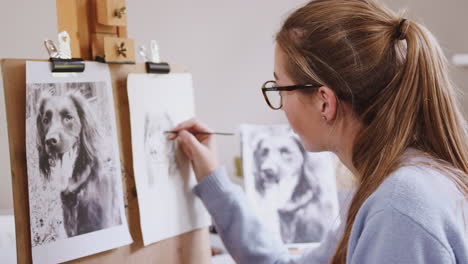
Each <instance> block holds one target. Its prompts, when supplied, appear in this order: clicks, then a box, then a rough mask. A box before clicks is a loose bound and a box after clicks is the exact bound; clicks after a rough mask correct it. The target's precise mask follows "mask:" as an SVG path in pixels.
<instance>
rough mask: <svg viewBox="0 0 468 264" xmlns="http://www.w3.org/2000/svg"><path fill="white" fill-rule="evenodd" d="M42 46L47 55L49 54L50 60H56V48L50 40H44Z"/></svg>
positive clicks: (57, 55)
mask: <svg viewBox="0 0 468 264" xmlns="http://www.w3.org/2000/svg"><path fill="white" fill-rule="evenodd" d="M44 46H45V48H46V50H47V53H49V57H50V58H58V57H59V52H58V49H57V46H56V45H55V42H54V41H53V40H50V39H46V40H44Z"/></svg>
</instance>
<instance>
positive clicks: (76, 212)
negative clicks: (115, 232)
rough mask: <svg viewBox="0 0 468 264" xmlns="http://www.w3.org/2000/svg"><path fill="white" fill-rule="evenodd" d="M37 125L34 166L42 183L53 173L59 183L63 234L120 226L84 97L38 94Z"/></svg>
mask: <svg viewBox="0 0 468 264" xmlns="http://www.w3.org/2000/svg"><path fill="white" fill-rule="evenodd" d="M36 125H37V147H38V153H39V169H40V171H41V173H42V175H44V177H45V179H46V181H45V182H46V183H48V184H52V181H50V178H51V175H54V177H58V178H59V179H60V182H62V183H63V184H62V185H61V186H59V188H58V189H59V192H60V198H61V202H62V204H61V205H62V211H63V220H64V228H65V231H66V234H67V236H68V237H73V236H76V235H81V234H85V233H89V232H93V231H98V230H101V229H105V228H108V227H111V226H114V225H118V224H120V221H121V220H120V211H119V208H118V206H117V201H116V192H115V189H114V188H115V186H114V184H113V183H114V182H113V180H112V179H113V177H111V175H110V172H108V171H105V170H104V169H103V167H104V166H103V157H102V155H101V154H100V153H101V152H100V150H101V149H100V145H99V140H100V136H99V129H98V127H97V123H96V121H95V115H94V112H93V111H92V108H91V106H90V104H89V103H88V101H87V99H85V98H84V96H82V95H81V93H80V92H77V91H75V92H69V93H66V94H63V95H50V94H43V95H42V96H41V98H40V100H39V104H38V110H37V119H36ZM66 160H68V161H69V163H70V166H69V167H65V165H64V164H66Z"/></svg>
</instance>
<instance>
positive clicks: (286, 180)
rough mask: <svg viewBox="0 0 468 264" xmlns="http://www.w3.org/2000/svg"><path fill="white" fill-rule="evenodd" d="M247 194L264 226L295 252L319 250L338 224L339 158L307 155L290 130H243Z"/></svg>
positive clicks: (250, 127) (282, 127)
mask: <svg viewBox="0 0 468 264" xmlns="http://www.w3.org/2000/svg"><path fill="white" fill-rule="evenodd" d="M241 141H242V166H243V175H244V181H245V191H246V194H247V196H248V199H249V200H250V201H251V203H252V205H253V206H254V208H255V212H256V213H257V214H258V216H259V217H260V219H261V221H262V224H263V225H265V226H266V228H267V229H268V230H269V231H270V232H271V233H272V235H273V236H274V237H275V239H278V240H281V241H283V243H284V244H286V245H289V246H291V247H312V246H317V245H318V243H320V241H321V240H322V239H323V236H324V235H325V233H326V232H327V231H328V230H329V229H332V228H336V227H337V226H338V225H339V221H340V220H339V216H338V215H339V211H338V197H337V191H336V175H335V168H336V164H335V162H334V161H335V159H334V158H333V156H332V154H331V153H329V152H321V153H309V152H306V151H305V150H304V148H303V147H302V144H301V143H300V141H299V139H298V137H297V136H296V135H295V134H294V133H293V132H292V130H291V129H290V128H289V127H288V126H287V125H270V126H266V125H265V126H262V125H242V126H241Z"/></svg>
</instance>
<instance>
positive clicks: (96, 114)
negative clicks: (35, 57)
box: [26, 61, 132, 264]
mask: <svg viewBox="0 0 468 264" xmlns="http://www.w3.org/2000/svg"><path fill="white" fill-rule="evenodd" d="M55 76H56V75H53V74H52V73H51V71H50V66H49V63H48V62H31V61H28V62H27V63H26V87H27V88H26V96H27V100H26V102H27V104H26V107H27V109H26V151H27V164H28V188H29V210H30V223H31V244H32V258H33V263H47V264H49V263H59V262H65V261H68V260H72V259H77V258H80V257H84V256H88V255H91V254H95V253H98V252H102V251H105V250H109V249H112V248H116V247H120V246H123V245H128V244H130V243H132V238H131V237H130V234H129V232H128V225H127V220H126V217H125V209H124V201H123V191H122V175H121V165H120V158H119V152H118V151H119V148H118V144H117V140H118V138H117V130H116V122H115V111H114V99H113V94H112V87H111V80H110V73H109V69H108V66H107V65H106V64H99V63H95V62H86V68H85V72H83V73H78V74H74V75H62V76H65V77H55Z"/></svg>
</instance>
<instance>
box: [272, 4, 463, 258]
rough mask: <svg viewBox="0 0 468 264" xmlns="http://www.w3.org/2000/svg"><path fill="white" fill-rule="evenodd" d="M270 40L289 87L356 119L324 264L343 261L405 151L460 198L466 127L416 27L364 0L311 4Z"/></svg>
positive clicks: (431, 43) (441, 63)
mask: <svg viewBox="0 0 468 264" xmlns="http://www.w3.org/2000/svg"><path fill="white" fill-rule="evenodd" d="M356 14H359V16H356ZM295 32H300V34H294V33H295ZM276 39H277V43H278V45H279V46H280V47H281V48H282V50H283V51H284V52H285V53H286V55H287V58H288V61H287V62H286V63H287V66H286V68H287V70H288V74H289V76H290V77H291V78H292V79H293V80H294V81H295V82H298V83H303V82H307V83H321V84H323V85H326V86H328V87H330V88H331V89H333V90H334V92H335V93H336V94H337V97H338V100H339V101H341V102H345V103H348V104H349V105H350V106H351V107H352V109H353V112H354V114H355V115H356V116H357V117H358V118H359V119H360V120H362V123H363V128H362V130H361V131H360V132H359V134H358V135H357V137H356V139H355V142H354V145H353V157H352V158H353V165H354V167H355V168H356V170H357V172H358V175H355V176H356V178H357V185H358V186H357V190H356V193H355V195H354V197H353V200H352V202H351V205H350V208H349V211H348V216H347V220H346V224H345V228H344V233H343V235H342V237H341V239H340V241H339V243H338V246H337V249H336V251H335V254H334V256H333V258H332V260H331V263H333V264H344V263H346V254H347V249H348V241H349V237H350V234H351V228H352V226H353V223H354V220H355V218H356V215H357V213H358V211H359V209H360V208H361V206H362V204H363V203H364V202H365V200H366V199H367V198H368V197H369V196H370V195H371V194H372V193H373V192H374V191H375V190H376V189H377V188H378V187H379V186H380V184H381V183H382V182H383V181H384V180H385V179H386V178H387V177H388V176H389V175H390V174H391V173H392V172H394V171H395V170H396V169H398V168H399V167H401V166H402V165H403V159H402V157H403V154H404V153H405V151H406V150H407V149H408V148H414V149H417V150H418V151H419V152H420V153H423V155H426V156H427V157H428V158H429V159H431V160H433V161H435V162H434V164H436V165H435V166H436V167H437V168H438V169H440V170H442V171H444V172H446V173H445V174H446V175H447V176H448V177H450V178H451V179H452V180H453V181H454V183H455V184H456V186H457V188H458V189H459V190H460V192H461V193H462V195H463V196H464V197H465V199H466V197H467V196H468V176H467V175H468V135H467V126H466V121H465V120H464V118H463V116H462V114H461V110H460V106H459V105H458V104H457V102H456V100H455V99H456V91H455V88H454V86H453V84H452V83H451V82H450V80H449V77H448V69H447V61H446V58H445V57H444V55H443V52H442V50H441V48H440V46H439V44H438V42H437V40H436V39H435V37H434V36H433V35H432V34H431V33H430V32H429V31H428V30H427V29H426V28H425V27H424V26H422V25H420V24H418V23H416V22H413V21H409V20H406V19H401V18H400V17H398V16H397V15H396V14H394V12H392V11H391V10H389V9H387V8H386V7H385V6H383V5H381V4H379V3H377V2H375V1H372V0H317V1H312V2H310V3H308V4H306V5H305V6H304V7H302V8H300V9H298V10H297V11H295V12H294V13H293V14H291V15H290V16H289V17H288V18H287V20H286V21H285V23H284V25H283V27H282V29H281V30H280V32H279V33H278V35H277V38H276Z"/></svg>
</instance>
